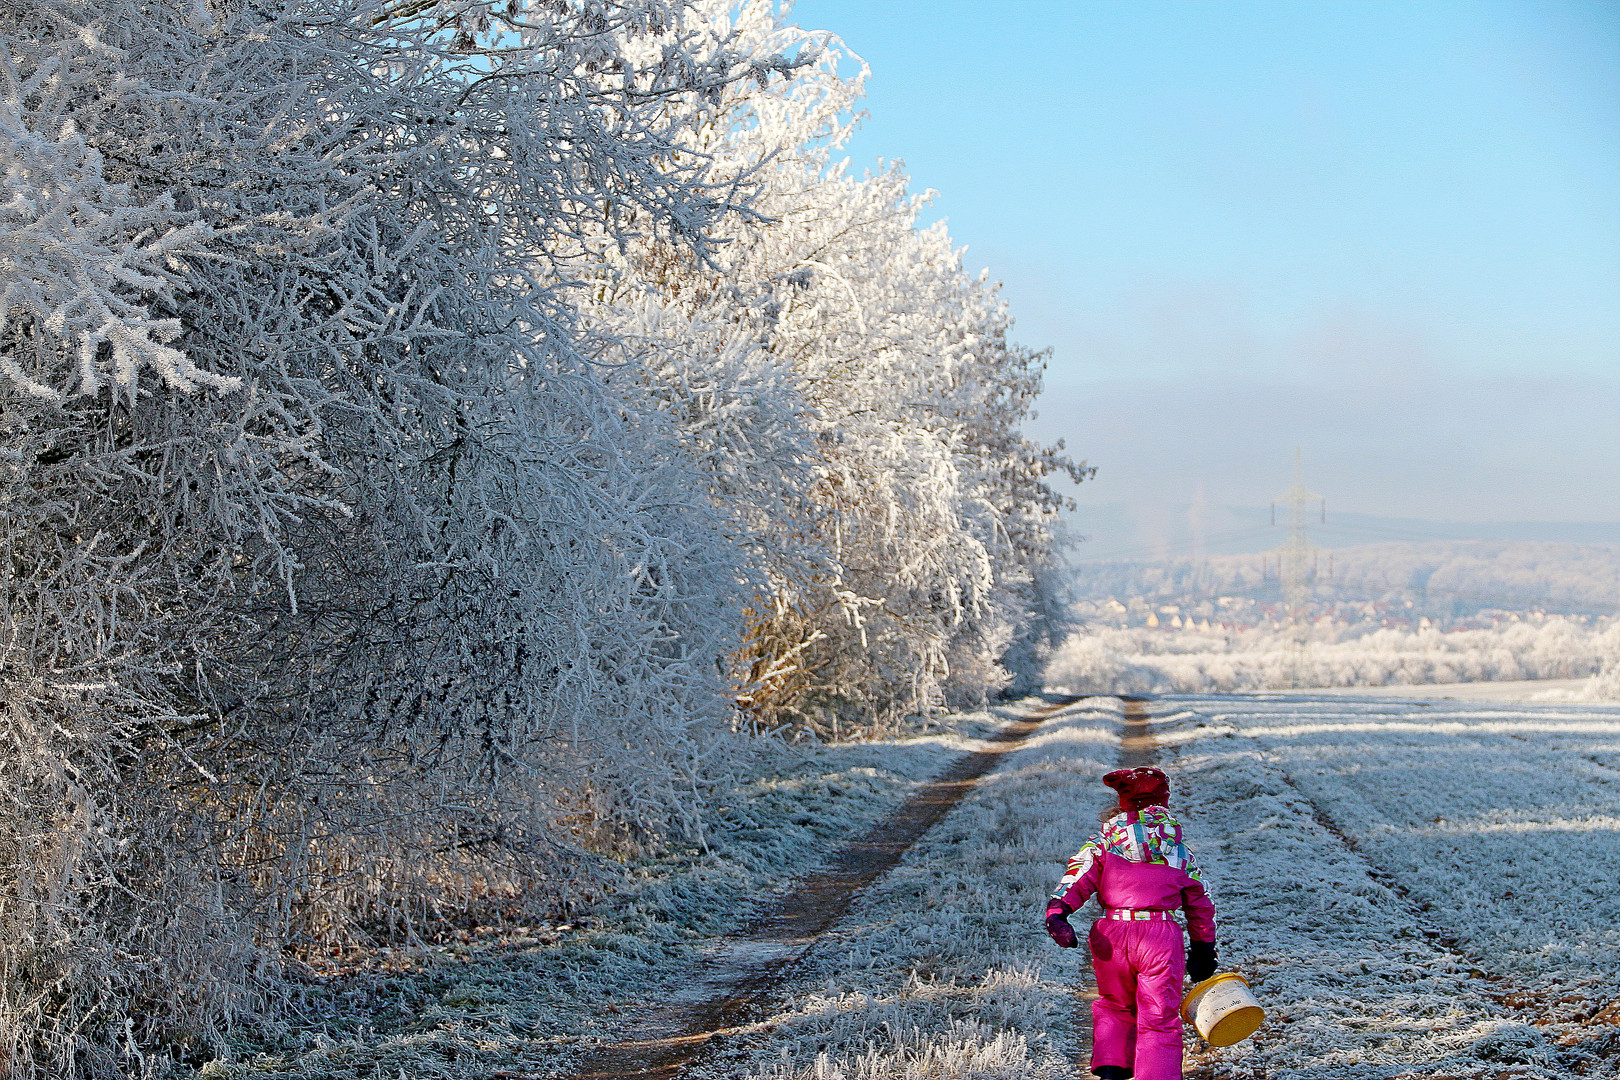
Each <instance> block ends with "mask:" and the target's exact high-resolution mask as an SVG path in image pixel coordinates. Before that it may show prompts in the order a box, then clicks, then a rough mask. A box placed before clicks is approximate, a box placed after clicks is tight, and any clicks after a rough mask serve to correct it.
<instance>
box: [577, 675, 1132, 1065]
mask: <svg viewBox="0 0 1620 1080" xmlns="http://www.w3.org/2000/svg"><path fill="white" fill-rule="evenodd" d="M1079 700H1081V699H1080V698H1078V697H1064V698H1062V699H1060V700H1056V701H1053V702H1052V703H1051V704H1048V705H1046V706H1044V707H1041V708H1039V709H1036V710H1035V711H1034V712H1032V713H1030V714H1029V715H1028V716H1026V717H1025V718H1024V719H1021V720H1014V721H1012V722H1011V723H1009V724H1007V725H1006V726H1005V727H1003V728H1002V729H1001V730H1000V731H998V732H996V733H995V734H994V735H991V736H988V737H987V738H985V739H984V740H982V741H984V742H988V743H991V744H992V745H991V746H989V747H988V748H986V749H984V750H975V751H971V752H969V753H967V754H964V755H962V757H960V758H958V759H957V760H956V762H955V763H954V764H953V765H951V766H950V767H949V768H947V769H946V770H945V771H944V772H943V773H941V774H940V775H939V776H938V777H937V778H935V779H934V780H932V781H930V782H928V783H927V784H924V785H923V786H922V787H921V788H920V789H919V790H918V791H917V792H916V793H914V794H913V795H912V796H911V797H910V798H908V799H907V800H906V801H905V802H904V803H903V804H902V805H901V806H900V808H899V809H898V810H896V811H895V812H894V813H893V814H891V815H889V816H888V817H887V818H885V819H883V820H882V821H880V822H878V823H877V824H876V825H875V826H874V827H873V829H872V831H871V832H870V833H868V834H867V836H866V837H864V838H863V839H860V840H854V841H851V842H850V843H848V844H846V845H845V846H844V847H843V848H842V849H841V850H839V851H838V852H837V853H836V854H835V855H834V856H833V857H832V859H831V860H830V861H829V862H828V864H827V866H826V867H825V868H824V869H822V870H820V871H817V872H816V873H814V874H812V875H810V876H809V877H805V878H801V879H800V880H798V881H796V882H794V884H793V886H792V887H791V888H790V889H789V890H788V891H787V894H786V895H785V896H784V897H783V898H782V899H781V900H779V901H778V902H777V903H776V904H775V906H773V907H772V908H771V909H770V910H768V911H767V912H765V913H764V914H762V915H761V916H760V917H759V918H758V919H757V920H756V921H755V922H754V924H753V926H752V927H751V928H750V929H749V930H748V932H746V933H745V934H743V935H740V936H738V937H734V938H730V939H727V940H726V941H724V942H722V943H721V944H720V945H719V947H718V948H716V950H715V951H714V952H713V954H712V955H711V956H710V958H709V959H708V960H707V962H706V963H705V970H703V971H702V972H701V973H695V974H694V982H693V985H692V986H691V987H690V988H689V989H688V990H686V991H684V992H682V993H681V994H679V995H677V996H676V997H674V998H672V999H671V1000H669V1001H668V1002H666V1003H665V1005H664V1006H663V1007H662V1008H660V1009H659V1010H658V1011H657V1012H655V1013H650V1014H643V1015H642V1016H641V1017H639V1018H637V1019H639V1022H636V1020H632V1021H631V1024H632V1025H633V1026H634V1028H635V1032H634V1034H633V1035H632V1036H631V1037H630V1038H627V1039H625V1040H624V1041H622V1042H618V1043H613V1044H611V1045H608V1046H604V1047H602V1048H600V1049H598V1050H597V1051H595V1052H594V1053H593V1054H592V1055H590V1056H589V1057H587V1058H586V1059H585V1061H583V1062H582V1063H580V1064H579V1065H578V1066H576V1067H575V1070H574V1072H573V1076H574V1077H575V1080H667V1078H669V1077H673V1076H675V1075H677V1074H678V1073H679V1072H680V1071H681V1070H682V1069H684V1068H685V1067H686V1066H687V1065H689V1064H691V1063H692V1062H693V1060H694V1059H696V1058H697V1057H698V1056H699V1055H700V1054H702V1053H703V1051H704V1050H705V1049H706V1048H708V1047H709V1046H710V1045H711V1044H712V1043H713V1042H714V1041H715V1040H716V1039H719V1038H723V1037H725V1036H727V1035H728V1034H730V1033H732V1032H735V1031H738V1030H739V1029H743V1028H745V1027H746V1026H747V1022H748V1018H749V1017H750V1016H752V1015H754V1014H756V1013H757V1011H758V1010H759V1008H760V1007H761V1006H763V1005H766V1004H768V1003H769V1002H770V1001H771V1000H772V999H773V998H774V997H775V996H776V989H777V987H778V986H779V985H780V983H781V981H782V978H783V976H784V974H785V973H786V969H787V968H788V967H789V966H790V965H792V964H793V963H794V962H795V961H797V960H798V959H800V958H801V957H802V956H804V954H805V953H806V952H808V951H809V950H810V947H811V946H812V945H814V944H815V942H816V939H817V938H819V937H820V936H821V934H822V933H824V932H825V931H826V930H827V929H828V928H829V927H831V926H832V924H833V923H835V922H837V921H838V919H840V918H841V917H842V916H843V915H844V914H845V912H847V911H848V910H849V908H850V905H851V904H852V903H853V902H854V900H855V898H856V896H857V895H858V894H859V893H860V892H861V891H862V890H864V889H866V888H867V887H868V886H869V885H871V884H872V883H873V882H874V881H876V880H877V879H878V878H880V877H882V876H883V874H885V873H886V872H887V871H888V870H889V869H890V868H892V867H893V866H894V865H895V864H896V863H898V862H899V861H900V859H901V858H902V857H903V856H904V855H905V853H906V852H907V851H908V850H909V849H910V848H911V846H912V845H913V844H914V843H916V842H917V840H919V839H920V838H921V837H922V835H923V834H924V833H926V832H927V831H928V830H929V829H930V828H932V827H933V826H934V825H936V824H937V823H938V822H939V821H940V819H941V818H943V817H944V816H945V815H946V814H947V813H949V812H950V810H951V808H952V807H954V806H955V805H956V804H957V803H959V802H961V801H962V799H963V798H964V797H966V796H967V795H968V794H969V793H970V792H971V791H972V790H973V789H974V787H975V786H977V784H978V783H979V781H980V780H981V779H982V778H983V777H984V776H985V774H986V773H988V772H989V771H990V770H991V769H993V768H994V767H995V766H996V765H998V764H1000V763H1001V761H1002V759H1003V756H1004V755H1006V754H1007V753H1009V752H1011V751H1013V750H1016V749H1017V748H1018V746H1019V744H1021V743H1022V742H1023V741H1024V740H1025V739H1027V738H1029V736H1030V735H1032V734H1034V732H1035V730H1036V728H1038V727H1039V726H1040V724H1041V722H1042V721H1043V720H1046V719H1047V718H1049V717H1051V716H1053V715H1055V714H1057V713H1059V712H1061V711H1063V710H1064V709H1066V708H1068V707H1069V706H1071V705H1073V704H1074V703H1075V702H1077V701H1079ZM1144 724H1145V719H1144Z"/></svg>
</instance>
